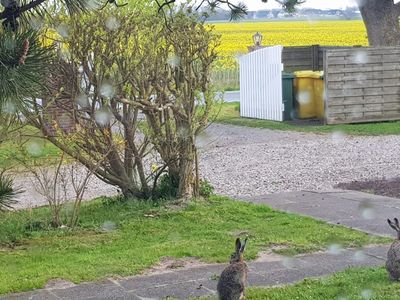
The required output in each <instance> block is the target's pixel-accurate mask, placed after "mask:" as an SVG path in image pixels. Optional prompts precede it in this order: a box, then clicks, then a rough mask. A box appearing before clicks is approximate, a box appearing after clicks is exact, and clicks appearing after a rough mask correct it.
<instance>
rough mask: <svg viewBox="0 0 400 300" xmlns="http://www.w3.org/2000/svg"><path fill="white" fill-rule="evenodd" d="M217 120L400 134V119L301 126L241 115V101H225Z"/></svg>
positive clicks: (284, 127) (272, 126)
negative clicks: (242, 116)
mask: <svg viewBox="0 0 400 300" xmlns="http://www.w3.org/2000/svg"><path fill="white" fill-rule="evenodd" d="M215 121H216V122H219V123H223V124H232V125H239V126H247V127H253V128H268V129H274V130H290V131H301V132H314V133H333V132H338V131H339V132H343V133H345V134H350V135H371V136H375V135H399V134H400V121H390V122H380V123H365V124H344V125H310V126H301V125H295V124H290V123H288V122H274V121H268V120H258V119H249V118H241V117H240V109H239V103H238V102H237V103H224V104H222V106H221V110H220V113H219V115H218V116H217V117H216V119H215Z"/></svg>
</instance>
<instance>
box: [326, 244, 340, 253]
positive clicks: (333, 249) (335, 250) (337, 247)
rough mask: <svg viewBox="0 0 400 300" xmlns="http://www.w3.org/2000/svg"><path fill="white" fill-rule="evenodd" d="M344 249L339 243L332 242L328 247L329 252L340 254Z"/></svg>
mask: <svg viewBox="0 0 400 300" xmlns="http://www.w3.org/2000/svg"><path fill="white" fill-rule="evenodd" d="M342 251H343V248H342V246H341V245H339V244H332V245H329V247H328V253H330V254H332V255H339V254H340V253H341V252H342Z"/></svg>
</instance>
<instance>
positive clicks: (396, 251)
mask: <svg viewBox="0 0 400 300" xmlns="http://www.w3.org/2000/svg"><path fill="white" fill-rule="evenodd" d="M387 221H388V223H389V226H390V227H392V228H393V229H394V230H395V231H396V232H397V240H395V241H394V242H393V243H392V245H391V246H390V248H389V251H388V254H387V260H386V270H387V271H388V273H389V277H390V279H392V280H395V281H398V280H399V279H400V226H399V220H398V219H397V218H394V219H393V221H391V220H389V219H388V220H387Z"/></svg>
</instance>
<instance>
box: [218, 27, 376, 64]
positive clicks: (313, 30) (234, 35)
mask: <svg viewBox="0 0 400 300" xmlns="http://www.w3.org/2000/svg"><path fill="white" fill-rule="evenodd" d="M212 25H213V26H214V27H215V31H216V32H217V33H218V34H220V35H221V45H220V47H219V55H220V56H221V57H223V58H222V62H221V66H223V67H232V65H234V64H235V57H237V56H238V55H241V54H243V53H247V46H250V45H252V44H253V40H252V36H253V34H254V33H255V32H257V31H259V32H261V33H262V34H263V36H264V39H263V45H283V46H306V45H316V44H319V45H327V46H328V45H330V46H354V45H362V46H366V45H368V40H367V34H366V30H365V27H364V23H363V22H362V21H361V20H356V21H344V20H343V21H340V20H339V21H309V22H308V21H287V22H240V23H216V24H212Z"/></svg>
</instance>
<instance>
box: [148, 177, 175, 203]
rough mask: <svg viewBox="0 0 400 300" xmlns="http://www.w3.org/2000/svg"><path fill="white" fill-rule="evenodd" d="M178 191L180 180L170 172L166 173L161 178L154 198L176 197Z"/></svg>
mask: <svg viewBox="0 0 400 300" xmlns="http://www.w3.org/2000/svg"><path fill="white" fill-rule="evenodd" d="M177 192H178V180H177V179H174V178H173V177H171V176H170V175H169V174H164V175H162V176H161V178H160V183H159V184H158V186H157V188H156V189H155V192H154V197H153V198H154V199H170V198H175V197H176V195H177Z"/></svg>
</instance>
